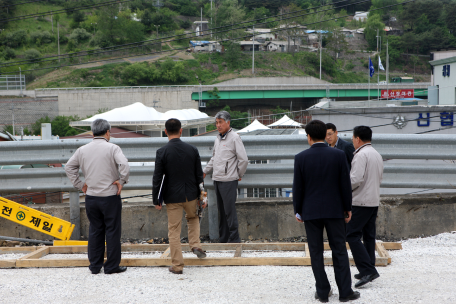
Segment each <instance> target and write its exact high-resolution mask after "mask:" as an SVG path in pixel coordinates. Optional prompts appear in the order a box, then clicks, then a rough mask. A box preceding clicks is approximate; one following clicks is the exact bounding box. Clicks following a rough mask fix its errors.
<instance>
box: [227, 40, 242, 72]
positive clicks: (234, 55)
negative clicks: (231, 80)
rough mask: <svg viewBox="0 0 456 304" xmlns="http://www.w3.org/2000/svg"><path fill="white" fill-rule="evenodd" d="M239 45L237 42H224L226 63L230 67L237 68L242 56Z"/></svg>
mask: <svg viewBox="0 0 456 304" xmlns="http://www.w3.org/2000/svg"><path fill="white" fill-rule="evenodd" d="M242 55H243V54H242V52H241V47H240V46H239V44H238V43H235V42H232V41H228V42H227V43H226V44H225V57H226V63H227V65H228V66H229V67H230V68H231V69H237V68H238V67H239V62H240V59H241V57H242Z"/></svg>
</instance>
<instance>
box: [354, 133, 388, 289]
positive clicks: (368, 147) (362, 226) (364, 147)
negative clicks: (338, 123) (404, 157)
mask: <svg viewBox="0 0 456 304" xmlns="http://www.w3.org/2000/svg"><path fill="white" fill-rule="evenodd" d="M371 140H372V130H371V128H369V127H366V126H358V127H355V128H354V129H353V146H354V147H355V149H356V151H355V153H354V154H355V157H354V158H353V161H352V167H351V171H350V180H351V186H352V197H353V199H352V201H353V202H352V219H351V221H350V222H349V223H348V224H347V242H348V244H349V245H350V249H351V251H352V254H353V259H354V260H355V264H356V267H357V268H358V271H359V273H358V274H356V275H355V278H356V279H359V281H358V282H357V283H356V284H355V287H361V286H363V285H365V284H367V283H369V282H371V281H373V280H375V279H376V278H378V277H379V276H380V275H379V274H378V272H377V269H376V268H375V233H376V227H375V221H376V219H377V212H378V205H379V203H380V183H381V182H382V177H383V159H382V156H381V155H380V154H379V153H378V152H377V151H376V150H375V149H374V148H373V147H372V144H371ZM361 237H362V238H363V242H364V244H363V243H362V242H361Z"/></svg>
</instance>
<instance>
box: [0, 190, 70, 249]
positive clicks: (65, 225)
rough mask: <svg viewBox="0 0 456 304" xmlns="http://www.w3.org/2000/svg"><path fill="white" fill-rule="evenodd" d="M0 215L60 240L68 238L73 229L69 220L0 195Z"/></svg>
mask: <svg viewBox="0 0 456 304" xmlns="http://www.w3.org/2000/svg"><path fill="white" fill-rule="evenodd" d="M0 216H1V217H3V218H6V219H8V220H10V221H13V222H15V223H18V224H21V225H23V226H25V227H28V228H32V229H34V230H37V231H39V232H42V233H45V234H48V235H51V236H53V237H56V238H58V239H61V240H69V239H70V237H71V234H72V233H73V229H74V225H73V224H71V223H70V222H67V221H64V220H62V219H59V218H57V217H54V216H52V215H49V214H46V213H43V212H39V211H38V210H35V209H33V208H29V207H27V206H24V205H21V204H18V203H16V202H13V201H10V200H7V199H6V198H3V197H0Z"/></svg>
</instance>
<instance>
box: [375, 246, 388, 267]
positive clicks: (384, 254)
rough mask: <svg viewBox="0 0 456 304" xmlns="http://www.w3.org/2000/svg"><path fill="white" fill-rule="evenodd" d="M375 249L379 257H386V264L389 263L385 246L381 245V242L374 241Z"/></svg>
mask: <svg viewBox="0 0 456 304" xmlns="http://www.w3.org/2000/svg"><path fill="white" fill-rule="evenodd" d="M375 249H376V250H377V252H378V255H379V256H380V257H382V258H386V259H388V264H391V257H390V255H389V253H388V251H386V249H385V247H383V243H375Z"/></svg>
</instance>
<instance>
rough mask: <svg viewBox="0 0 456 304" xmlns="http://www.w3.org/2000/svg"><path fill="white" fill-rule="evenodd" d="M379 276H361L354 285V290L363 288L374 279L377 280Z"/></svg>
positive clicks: (376, 274)
mask: <svg viewBox="0 0 456 304" xmlns="http://www.w3.org/2000/svg"><path fill="white" fill-rule="evenodd" d="M379 276H380V275H379V274H378V273H375V274H368V275H366V276H363V277H362V278H361V280H359V281H358V282H356V284H355V287H356V288H359V287H361V286H364V285H366V284H367V283H369V282H372V281H373V280H375V279H376V278H378V277H379Z"/></svg>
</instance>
